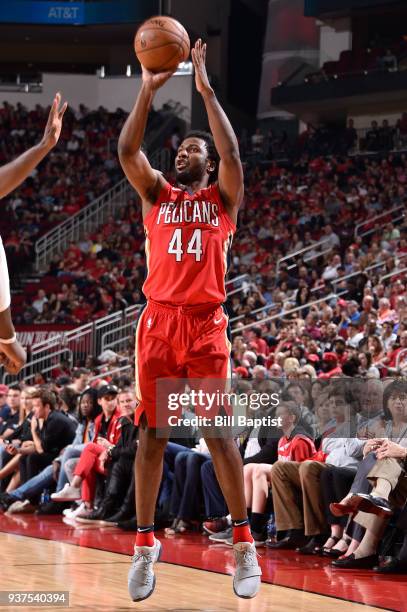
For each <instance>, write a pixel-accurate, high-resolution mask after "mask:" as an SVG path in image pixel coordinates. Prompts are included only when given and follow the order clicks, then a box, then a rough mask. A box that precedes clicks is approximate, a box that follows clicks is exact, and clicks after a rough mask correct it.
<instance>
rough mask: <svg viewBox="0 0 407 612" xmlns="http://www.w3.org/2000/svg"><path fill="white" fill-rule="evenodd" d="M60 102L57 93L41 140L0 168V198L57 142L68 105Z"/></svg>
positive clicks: (11, 189)
mask: <svg viewBox="0 0 407 612" xmlns="http://www.w3.org/2000/svg"><path fill="white" fill-rule="evenodd" d="M60 104H61V94H59V93H57V94H56V96H55V98H54V101H53V103H52V106H51V110H50V112H49V115H48V121H47V125H46V126H45V130H44V136H43V137H42V139H41V142H40V143H38V144H37V145H36V146H35V147H32V148H31V149H29V150H28V151H26V152H25V153H23V154H22V155H20V157H17V159H14V160H13V161H12V162H10V163H9V164H6V165H5V166H2V167H1V168H0V198H4V197H5V196H6V195H8V194H9V193H10V192H11V191H13V189H15V188H16V187H18V186H19V185H20V184H21V183H22V182H23V181H25V179H26V178H27V177H28V176H30V174H31V172H32V171H33V170H34V168H35V167H36V166H38V164H39V163H40V161H42V160H43V159H44V157H45V156H46V155H47V153H49V151H50V150H51V149H52V148H53V147H55V145H56V144H57V142H58V140H59V137H60V135H61V129H62V118H63V116H64V113H65V111H66V109H67V106H68V105H67V103H66V102H65V104H64V105H63V106H62V108H61V107H60Z"/></svg>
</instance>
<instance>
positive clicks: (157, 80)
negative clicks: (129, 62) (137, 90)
mask: <svg viewBox="0 0 407 612" xmlns="http://www.w3.org/2000/svg"><path fill="white" fill-rule="evenodd" d="M141 70H142V80H143V85H144V86H145V87H147V88H148V89H149V90H150V91H151V92H154V91H157V89H159V88H160V87H162V86H163V85H164V83H166V82H167V81H168V79H169V78H171V77H172V75H173V74H174V72H175V70H166V71H165V72H156V73H154V72H151V71H150V70H147V68H144V66H143V65H142V66H141Z"/></svg>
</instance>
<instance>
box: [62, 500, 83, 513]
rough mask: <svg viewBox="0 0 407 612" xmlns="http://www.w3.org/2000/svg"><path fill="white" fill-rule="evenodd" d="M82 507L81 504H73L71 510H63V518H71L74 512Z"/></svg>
mask: <svg viewBox="0 0 407 612" xmlns="http://www.w3.org/2000/svg"><path fill="white" fill-rule="evenodd" d="M80 505H81V504H80V503H75V504H72V506H71V507H70V508H65V510H62V516H69V515H70V514H71V513H72V512H73V511H74V510H77V509H78V508H79V506H80Z"/></svg>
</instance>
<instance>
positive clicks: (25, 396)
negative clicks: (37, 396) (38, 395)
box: [0, 387, 35, 492]
mask: <svg viewBox="0 0 407 612" xmlns="http://www.w3.org/2000/svg"><path fill="white" fill-rule="evenodd" d="M34 391H35V388H34V387H26V388H25V389H23V391H22V392H21V395H20V414H19V421H18V425H17V427H16V428H15V429H14V430H13V431H12V433H11V430H10V431H9V432H8V433H7V432H6V433H7V439H6V440H5V443H4V446H3V447H2V448H3V452H2V468H1V469H0V481H3V480H5V479H7V478H9V482H8V484H7V487H6V491H7V492H9V491H12V490H13V489H15V488H16V487H18V485H19V483H20V470H19V464H20V459H21V457H22V456H23V455H24V454H25V453H26V452H27V449H29V448H32V445H33V444H34V443H33V441H32V434H31V416H32V413H31V409H32V399H31V395H32V393H33V392H34ZM10 477H11V478H10Z"/></svg>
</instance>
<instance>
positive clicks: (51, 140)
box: [41, 93, 68, 149]
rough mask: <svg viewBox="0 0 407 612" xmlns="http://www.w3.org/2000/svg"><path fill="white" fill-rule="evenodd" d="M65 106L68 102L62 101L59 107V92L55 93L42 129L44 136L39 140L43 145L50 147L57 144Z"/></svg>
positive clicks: (66, 106)
mask: <svg viewBox="0 0 407 612" xmlns="http://www.w3.org/2000/svg"><path fill="white" fill-rule="evenodd" d="M67 108H68V102H64V104H63V105H62V107H61V94H60V93H57V94H56V95H55V98H54V100H53V102H52V106H51V110H50V111H49V115H48V121H47V125H46V126H45V130H44V136H43V137H42V141H41V144H43V145H44V146H45V147H47V148H49V149H52V147H55V145H56V144H57V142H58V140H59V137H60V135H61V130H62V118H63V116H64V113H65V111H66V109H67Z"/></svg>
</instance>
